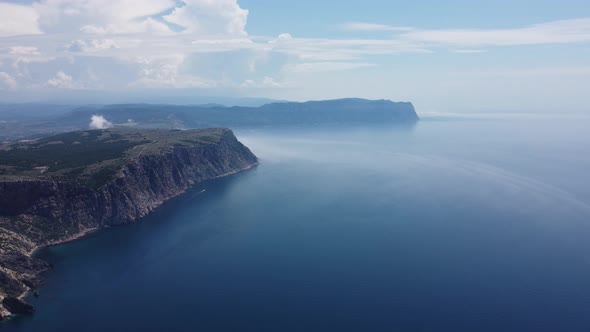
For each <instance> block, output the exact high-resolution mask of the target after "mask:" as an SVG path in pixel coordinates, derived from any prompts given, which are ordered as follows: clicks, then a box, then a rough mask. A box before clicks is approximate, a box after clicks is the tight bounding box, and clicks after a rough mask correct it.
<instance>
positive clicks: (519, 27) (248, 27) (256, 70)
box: [0, 0, 590, 112]
mask: <svg viewBox="0 0 590 332" xmlns="http://www.w3.org/2000/svg"><path fill="white" fill-rule="evenodd" d="M0 22H3V23H0V96H2V97H3V98H4V99H5V100H11V101H41V100H43V99H44V98H46V99H53V100H61V101H66V102H67V101H68V99H70V98H73V96H80V95H83V96H87V97H88V98H89V102H91V101H93V100H92V99H93V98H94V97H95V96H102V97H103V99H101V100H105V98H104V97H105V96H109V95H110V94H114V93H118V94H121V93H128V94H129V95H134V96H141V95H142V94H146V95H148V94H149V95H150V96H154V95H162V96H166V95H173V94H194V95H202V96H205V95H211V96H233V97H236V96H239V97H269V98H277V99H290V100H309V99H327V98H339V97H365V98H374V99H376V98H386V99H392V100H405V101H412V102H413V103H414V104H415V105H416V107H417V109H418V111H419V112H420V111H421V112H536V111H539V112H586V111H588V112H590V109H589V108H588V106H587V105H589V104H590V94H588V93H587V90H588V89H587V86H590V60H589V59H590V3H589V2H588V1H577V0H569V1H561V2H557V1H531V0H526V1H477V2H476V1H444V2H442V1H381V0H368V1H367V0H366V1H332V0H328V1H310V0H300V1H280V0H274V1H270V0H238V1H236V0H216V1H211V0H185V1H179V0H151V1H144V0H121V1H117V2H114V1H106V0H87V1H71V0H39V1H0ZM76 100H77V101H79V100H80V99H79V98H78V99H76ZM106 100H108V98H106Z"/></svg>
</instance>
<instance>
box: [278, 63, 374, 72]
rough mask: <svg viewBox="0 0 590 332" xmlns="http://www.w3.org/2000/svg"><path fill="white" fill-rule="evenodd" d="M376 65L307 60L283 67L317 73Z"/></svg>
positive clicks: (288, 69) (289, 69) (286, 69)
mask: <svg viewBox="0 0 590 332" xmlns="http://www.w3.org/2000/svg"><path fill="white" fill-rule="evenodd" d="M374 66H376V64H373V63H366V62H306V63H298V64H293V65H287V66H285V67H284V68H283V71H284V72H289V73H317V72H326V71H341V70H351V69H359V68H367V67H374Z"/></svg>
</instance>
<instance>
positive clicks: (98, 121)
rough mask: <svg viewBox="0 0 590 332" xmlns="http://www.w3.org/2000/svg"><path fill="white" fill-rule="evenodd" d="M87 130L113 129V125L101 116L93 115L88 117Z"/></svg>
mask: <svg viewBox="0 0 590 332" xmlns="http://www.w3.org/2000/svg"><path fill="white" fill-rule="evenodd" d="M88 128H90V129H108V128H113V124H112V123H111V122H109V121H108V120H107V119H106V118H105V117H104V116H102V115H93V116H92V117H90V124H89V125H88Z"/></svg>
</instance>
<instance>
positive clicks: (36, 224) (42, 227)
mask: <svg viewBox="0 0 590 332" xmlns="http://www.w3.org/2000/svg"><path fill="white" fill-rule="evenodd" d="M257 163H258V160H257V158H256V156H255V155H254V154H253V153H252V152H251V151H250V150H249V149H248V148H247V147H246V146H244V145H243V144H242V143H240V142H239V141H238V140H237V138H236V137H235V136H234V134H233V133H232V131H231V130H229V129H203V130H168V129H104V130H88V131H76V132H69V133H63V134H59V135H56V136H51V137H48V138H43V139H40V140H34V141H21V142H17V143H10V144H5V145H0V303H1V304H0V317H5V316H7V315H9V314H11V313H13V314H18V313H22V314H24V313H31V312H32V311H33V308H32V307H31V306H29V305H28V304H26V303H25V302H24V301H23V300H22V299H21V298H22V296H23V294H25V293H26V292H27V291H29V290H31V289H33V288H35V287H37V286H38V284H39V283H40V280H41V279H40V273H41V272H43V271H45V270H47V269H48V267H49V266H48V263H46V262H44V261H42V260H40V259H38V258H36V257H35V256H34V255H33V254H34V252H35V250H36V249H38V248H41V247H44V246H48V245H52V244H57V243H62V242H65V241H69V240H73V239H76V238H79V237H81V236H83V235H84V234H86V233H88V232H90V231H93V230H97V229H101V228H104V227H108V226H112V225H118V224H126V223H132V222H135V221H137V220H138V219H140V218H142V217H143V216H146V215H147V214H149V213H150V212H151V211H153V210H154V209H155V208H157V207H158V206H160V205H161V204H162V203H163V202H165V201H166V200H169V199H170V198H172V197H175V196H177V195H179V194H181V193H183V192H185V191H187V190H188V189H190V188H191V187H192V186H194V185H195V184H197V183H200V182H203V181H206V180H210V179H214V178H218V177H222V176H226V175H229V174H233V173H237V172H240V171H243V170H246V169H249V168H251V167H253V166H255V165H257Z"/></svg>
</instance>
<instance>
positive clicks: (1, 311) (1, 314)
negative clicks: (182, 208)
mask: <svg viewBox="0 0 590 332" xmlns="http://www.w3.org/2000/svg"><path fill="white" fill-rule="evenodd" d="M259 164H260V163H259V162H258V161H256V162H254V163H252V164H249V165H247V166H245V167H242V168H240V169H238V170H233V171H229V172H226V173H223V174H220V175H218V176H215V177H211V178H210V179H207V180H204V181H200V182H197V183H194V184H193V185H192V186H190V187H187V188H185V189H183V190H179V191H178V192H177V193H175V194H174V195H172V196H170V197H167V198H166V199H163V200H160V201H158V202H157V203H156V205H155V206H154V208H153V209H152V210H151V211H149V212H148V213H146V214H145V215H143V216H141V217H140V218H138V219H136V220H134V221H133V223H135V222H140V221H141V219H143V218H144V217H146V216H148V215H150V214H151V213H153V212H154V211H155V210H156V209H157V208H159V207H160V206H162V205H163V204H164V203H165V202H167V201H169V200H171V199H173V198H175V197H178V196H181V195H183V194H185V193H186V192H188V191H189V190H191V189H192V188H194V187H195V186H196V185H197V184H199V183H203V182H205V181H210V180H215V179H220V178H223V177H227V176H231V175H234V174H238V173H241V172H245V171H248V170H250V169H253V168H254V167H256V166H258V165H259ZM110 227H112V226H109V225H106V226H102V227H92V228H87V229H84V230H82V231H80V232H78V233H75V234H73V235H71V236H68V237H66V238H63V239H59V240H55V241H51V242H48V243H44V244H41V245H38V246H35V247H34V248H33V249H31V250H30V251H29V252H28V253H27V256H28V257H30V258H32V257H34V256H35V255H36V254H37V253H38V252H39V251H40V250H41V249H44V248H47V247H51V246H56V245H60V244H64V243H68V242H72V241H76V240H81V239H83V238H84V237H85V236H86V235H88V234H91V233H94V232H97V231H100V230H102V229H104V228H110ZM49 270H50V269H49ZM49 270H44V271H40V272H38V274H37V276H39V275H41V274H42V273H45V272H47V271H49ZM34 289H36V287H27V289H26V290H25V291H24V292H23V293H21V294H20V295H19V296H18V297H16V298H17V299H19V300H21V301H23V303H25V302H24V298H25V297H27V296H28V295H29V294H30V292H31V291H33V290H34ZM16 315H18V314H13V313H10V312H9V311H8V310H6V308H4V306H2V305H1V304H0V321H2V320H4V321H7V320H10V318H11V317H14V316H16Z"/></svg>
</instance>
